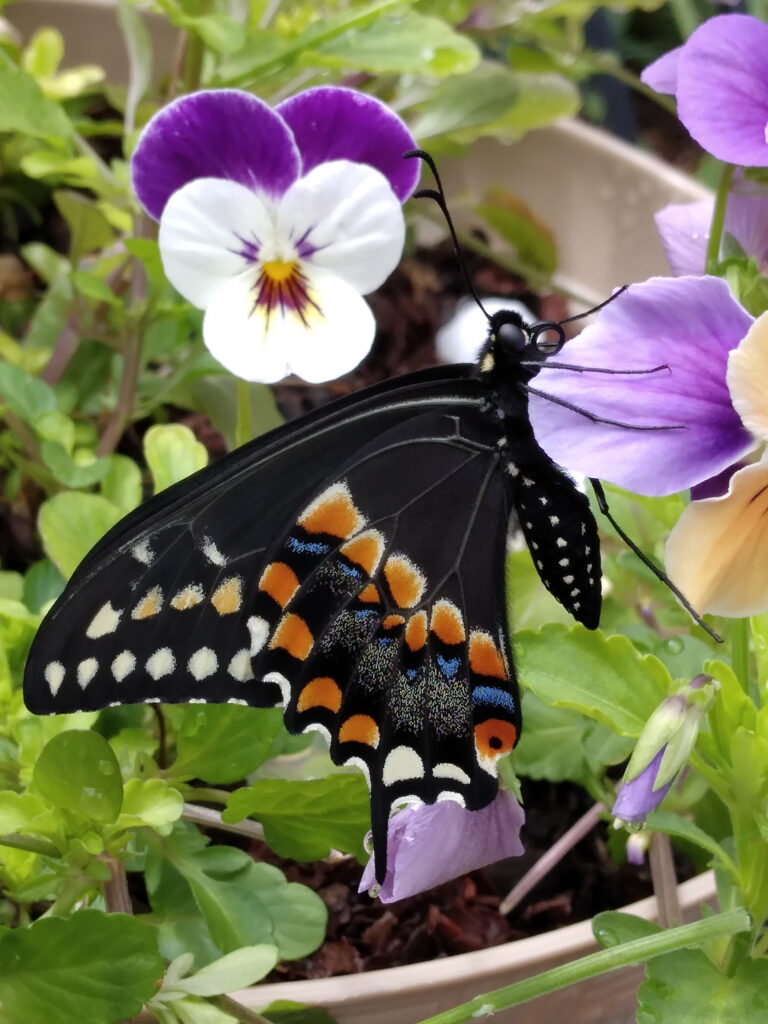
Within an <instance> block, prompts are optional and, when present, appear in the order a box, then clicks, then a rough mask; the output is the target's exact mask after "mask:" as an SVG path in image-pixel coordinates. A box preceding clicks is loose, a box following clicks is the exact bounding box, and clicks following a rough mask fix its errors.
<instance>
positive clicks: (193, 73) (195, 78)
mask: <svg viewBox="0 0 768 1024" xmlns="http://www.w3.org/2000/svg"><path fill="white" fill-rule="evenodd" d="M204 56H205V46H204V45H203V40H202V39H201V38H200V36H199V35H198V34H197V32H193V31H192V30H191V29H187V38H186V43H185V45H184V74H183V76H182V83H183V86H184V92H194V91H195V89H199V88H200V82H201V80H202V77H203V57H204Z"/></svg>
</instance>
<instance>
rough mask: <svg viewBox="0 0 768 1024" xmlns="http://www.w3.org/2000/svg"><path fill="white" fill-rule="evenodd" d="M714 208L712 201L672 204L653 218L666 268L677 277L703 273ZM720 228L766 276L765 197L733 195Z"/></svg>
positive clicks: (767, 198) (767, 217)
mask: <svg viewBox="0 0 768 1024" xmlns="http://www.w3.org/2000/svg"><path fill="white" fill-rule="evenodd" d="M714 206H715V201H714V199H702V200H699V201H698V202H695V203H671V204H670V205H669V206H665V207H664V208H663V209H662V210H659V212H658V213H657V214H656V215H655V219H656V227H657V228H658V230H659V234H660V235H661V241H662V244H663V245H664V250H665V252H666V254H667V260H668V262H669V266H670V268H671V270H672V273H673V274H675V275H677V276H678V277H681V276H683V275H686V274H703V273H704V270H705V267H706V256H707V243H708V241H709V229H710V225H711V223H712V212H713V210H714ZM723 228H724V231H725V232H726V233H727V234H729V235H732V236H733V237H734V238H735V239H736V241H737V242H738V243H739V245H740V246H741V248H742V249H743V250H744V252H745V253H746V255H747V256H751V257H753V259H754V260H755V262H756V263H757V266H758V269H759V270H760V271H761V272H762V273H765V272H766V271H767V270H768V196H765V195H740V194H739V193H738V192H732V193H731V194H730V195H729V197H728V205H727V207H726V212H725V223H724V225H723Z"/></svg>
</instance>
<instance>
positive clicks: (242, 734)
mask: <svg viewBox="0 0 768 1024" xmlns="http://www.w3.org/2000/svg"><path fill="white" fill-rule="evenodd" d="M167 714H168V716H169V718H170V719H171V721H172V722H173V724H174V727H175V729H176V733H177V739H176V760H175V761H174V763H173V764H172V765H171V768H170V769H169V774H170V775H172V776H173V777H174V778H199V779H204V780H205V781H206V782H213V783H218V784H223V783H228V782H238V781H239V780H240V779H242V778H244V777H245V776H246V775H247V774H248V773H249V772H252V771H254V769H256V768H258V767H259V765H260V764H262V763H263V762H264V761H265V760H266V758H267V757H269V755H270V753H271V751H272V741H273V739H274V737H275V736H276V735H277V734H278V733H279V732H280V730H281V729H282V727H283V725H282V713H281V712H280V710H279V709H278V708H264V709H262V708H246V707H242V706H241V705H236V704H189V705H186V706H175V707H169V708H168V709H167Z"/></svg>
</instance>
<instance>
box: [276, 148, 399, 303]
mask: <svg viewBox="0 0 768 1024" xmlns="http://www.w3.org/2000/svg"><path fill="white" fill-rule="evenodd" d="M277 223H278V233H279V235H280V236H281V237H285V236H290V237H291V238H292V240H293V242H294V244H296V245H297V247H298V252H299V255H300V256H301V257H302V258H304V259H306V260H309V261H310V262H311V263H312V264H313V265H314V266H315V267H319V268H321V269H324V270H330V271H332V272H333V273H334V274H337V275H338V276H339V277H342V278H344V280H345V281H347V282H348V284H351V285H353V286H354V287H355V288H356V289H357V290H358V291H359V292H360V293H361V294H363V295H365V294H367V293H368V292H370V291H373V289H374V288H378V287H379V285H380V284H382V283H383V282H384V281H385V280H386V278H387V277H388V276H389V275H390V274H391V273H392V271H393V270H394V269H395V267H396V266H397V264H398V262H399V261H400V256H401V255H402V251H403V244H404V242H405V221H404V219H403V211H402V208H401V206H400V201H399V200H398V198H397V196H396V195H395V193H394V192H393V191H392V188H391V187H390V184H389V181H388V180H387V179H386V178H385V177H384V175H383V174H381V172H380V171H377V170H375V169H374V168H373V167H368V166H365V165H363V164H355V163H351V162H350V161H348V160H331V161H329V162H327V163H323V164H320V165H318V166H317V167H315V168H314V169H313V170H311V171H310V172H309V174H307V175H306V176H305V177H303V178H300V179H299V180H298V181H296V182H294V183H293V185H291V186H290V188H289V189H288V191H287V192H286V193H285V195H284V196H283V198H282V199H281V200H280V204H279V207H278V214H277Z"/></svg>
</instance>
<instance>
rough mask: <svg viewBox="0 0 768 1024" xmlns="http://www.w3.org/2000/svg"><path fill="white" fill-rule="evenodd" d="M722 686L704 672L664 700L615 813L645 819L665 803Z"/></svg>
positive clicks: (636, 755)
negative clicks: (702, 720) (707, 712)
mask: <svg viewBox="0 0 768 1024" xmlns="http://www.w3.org/2000/svg"><path fill="white" fill-rule="evenodd" d="M719 685H720V684H719V683H718V682H717V681H716V680H714V679H711V678H710V677H709V676H706V675H698V676H696V677H695V678H694V679H692V680H691V681H690V682H689V683H686V684H684V685H683V686H681V687H680V688H679V689H678V690H677V692H676V693H674V694H672V695H671V696H669V697H666V698H665V699H664V700H663V701H662V702H661V704H659V706H658V707H657V708H656V710H655V711H654V712H653V714H652V715H651V717H650V718H649V719H648V721H647V722H646V723H645V727H644V728H643V731H642V732H641V733H640V736H639V738H638V741H637V744H636V745H635V749H634V750H633V752H632V756H631V758H630V759H629V764H628V765H627V767H626V770H625V772H624V782H623V785H622V787H621V789H620V790H619V793H618V796H617V797H616V800H615V802H614V805H613V811H612V813H613V815H614V817H615V818H617V819H620V820H621V821H623V822H628V823H629V824H640V823H642V822H643V821H645V818H646V816H647V815H648V814H650V813H651V811H653V810H655V809H656V808H657V807H658V806H659V804H660V803H661V801H662V800H663V799H664V797H665V796H666V795H667V793H668V792H669V788H670V786H671V785H672V783H673V782H674V781H675V777H676V776H677V774H678V772H679V771H680V769H681V768H683V767H684V765H685V764H686V762H687V761H688V757H689V756H690V753H691V751H692V750H693V745H694V743H695V742H696V736H697V734H698V731H699V724H700V722H701V718H702V716H703V715H704V713H705V712H706V711H707V710H708V708H709V707H710V706H711V704H712V701H713V700H714V699H715V694H716V693H717V691H718V689H719Z"/></svg>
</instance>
